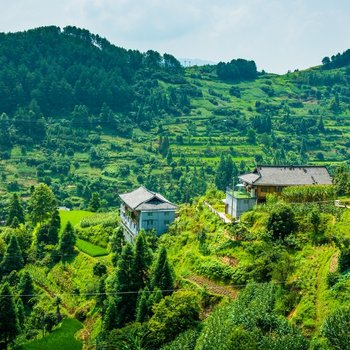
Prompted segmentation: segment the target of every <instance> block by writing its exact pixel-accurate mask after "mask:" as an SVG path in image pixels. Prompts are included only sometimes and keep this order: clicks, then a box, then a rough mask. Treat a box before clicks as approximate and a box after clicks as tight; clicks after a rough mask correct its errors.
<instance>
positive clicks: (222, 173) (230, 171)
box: [215, 153, 238, 191]
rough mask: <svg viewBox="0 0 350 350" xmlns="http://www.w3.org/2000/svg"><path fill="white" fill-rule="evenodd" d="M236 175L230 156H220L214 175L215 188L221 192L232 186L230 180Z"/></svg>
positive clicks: (236, 171) (235, 168) (236, 170)
mask: <svg viewBox="0 0 350 350" xmlns="http://www.w3.org/2000/svg"><path fill="white" fill-rule="evenodd" d="M237 175H238V169H237V166H236V164H235V163H234V162H233V161H232V158H231V156H230V155H229V154H228V155H226V156H225V155H224V154H223V153H222V154H221V157H220V161H219V164H218V167H217V170H216V175H215V186H216V187H217V189H219V190H221V191H225V190H226V187H227V186H229V185H231V184H232V180H233V179H234V178H235V177H236V176H237Z"/></svg>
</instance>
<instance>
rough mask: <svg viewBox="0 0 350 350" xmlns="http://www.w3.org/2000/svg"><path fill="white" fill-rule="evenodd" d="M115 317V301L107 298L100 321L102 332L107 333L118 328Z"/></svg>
mask: <svg viewBox="0 0 350 350" xmlns="http://www.w3.org/2000/svg"><path fill="white" fill-rule="evenodd" d="M117 316H118V315H117V307H116V301H115V299H114V298H109V299H108V304H107V308H106V312H105V313H104V315H103V319H102V330H103V331H105V332H108V331H111V330H112V329H114V328H116V327H117V326H118V323H117Z"/></svg>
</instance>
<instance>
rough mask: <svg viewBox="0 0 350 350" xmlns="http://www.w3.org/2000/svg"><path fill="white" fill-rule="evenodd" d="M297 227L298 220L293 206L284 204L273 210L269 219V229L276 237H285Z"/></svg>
mask: <svg viewBox="0 0 350 350" xmlns="http://www.w3.org/2000/svg"><path fill="white" fill-rule="evenodd" d="M296 228H297V222H296V220H295V215H294V212H293V210H292V208H291V207H290V206H289V205H285V204H282V205H280V206H278V207H275V209H273V210H272V211H271V214H270V216H269V217H268V219H267V229H268V230H269V231H271V232H272V236H273V238H274V239H284V238H286V237H287V236H288V235H290V234H291V233H292V232H294V231H295V230H296Z"/></svg>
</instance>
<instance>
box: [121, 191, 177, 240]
mask: <svg viewBox="0 0 350 350" xmlns="http://www.w3.org/2000/svg"><path fill="white" fill-rule="evenodd" d="M119 197H120V199H121V202H122V203H121V205H120V222H121V224H122V226H123V229H124V232H125V234H126V235H127V236H128V238H131V239H133V238H134V237H135V236H136V235H137V234H138V232H139V231H140V230H141V229H145V230H146V231H147V230H155V231H156V233H157V234H158V235H160V234H162V233H164V232H165V231H166V230H167V227H168V226H169V225H170V224H171V223H172V222H173V221H174V220H175V211H176V209H177V206H176V205H175V204H173V203H171V202H170V201H169V200H167V199H166V198H165V197H163V196H162V195H161V194H159V193H156V192H153V191H150V190H148V189H147V188H145V187H143V186H141V187H139V188H138V189H136V190H134V191H132V192H129V193H124V194H121V195H119Z"/></svg>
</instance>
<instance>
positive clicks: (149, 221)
mask: <svg viewBox="0 0 350 350" xmlns="http://www.w3.org/2000/svg"><path fill="white" fill-rule="evenodd" d="M142 222H143V225H144V226H153V225H155V224H157V222H158V221H157V220H143V221H142ZM169 224H170V220H164V225H169Z"/></svg>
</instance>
